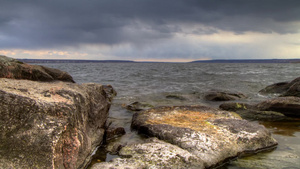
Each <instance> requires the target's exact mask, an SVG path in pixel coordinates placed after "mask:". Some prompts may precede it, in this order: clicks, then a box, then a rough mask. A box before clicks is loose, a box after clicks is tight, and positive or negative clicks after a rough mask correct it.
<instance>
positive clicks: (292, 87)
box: [259, 77, 300, 97]
mask: <svg viewBox="0 0 300 169" xmlns="http://www.w3.org/2000/svg"><path fill="white" fill-rule="evenodd" d="M259 93H260V94H276V93H277V94H281V96H283V97H287V96H295V97H300V77H298V78H296V79H294V80H292V81H291V82H280V83H275V84H272V85H269V86H267V87H265V88H264V89H262V90H260V91H259Z"/></svg>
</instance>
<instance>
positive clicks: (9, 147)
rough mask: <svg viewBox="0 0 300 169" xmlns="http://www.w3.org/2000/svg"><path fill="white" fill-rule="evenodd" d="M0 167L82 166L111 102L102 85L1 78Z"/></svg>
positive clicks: (101, 130) (98, 137) (101, 129)
mask: <svg viewBox="0 0 300 169" xmlns="http://www.w3.org/2000/svg"><path fill="white" fill-rule="evenodd" d="M0 86H1V88H0V107H1V109H0V133H1V135H0V140H1V141H0V150H1V151H0V168H82V167H84V166H85V165H86V164H87V162H88V161H89V157H90V155H91V153H92V151H93V150H94V149H95V148H96V146H98V145H99V144H100V143H101V141H102V139H103V135H104V125H105V122H106V119H107V116H108V110H109V107H110V105H111V102H110V101H111V99H112V98H109V97H107V96H109V95H110V94H109V93H106V91H107V90H104V87H103V86H102V85H100V84H83V85H78V84H74V83H65V82H60V81H56V82H52V83H45V82H35V81H28V80H15V79H5V78H2V79H0Z"/></svg>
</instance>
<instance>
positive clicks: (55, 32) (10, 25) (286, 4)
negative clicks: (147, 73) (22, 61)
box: [0, 0, 300, 49]
mask: <svg viewBox="0 0 300 169" xmlns="http://www.w3.org/2000/svg"><path fill="white" fill-rule="evenodd" d="M0 4H1V5H0V49H1V48H2V49H4V48H6V49H7V48H23V49H35V48H55V47H60V46H73V47H74V46H77V45H78V46H79V45H81V44H107V45H114V44H122V43H130V44H134V45H139V44H143V43H153V42H155V41H157V40H163V39H169V38H171V37H173V35H174V33H178V32H185V31H186V30H185V28H186V27H189V26H192V25H199V24H201V25H204V26H207V27H209V29H200V28H199V29H198V30H193V31H192V32H186V33H194V34H210V33H213V32H216V31H218V30H225V31H232V32H235V33H237V34H242V33H244V32H246V31H253V32H262V33H270V32H276V33H279V34H286V33H296V32H298V31H299V27H296V26H293V25H292V23H293V22H298V21H300V1H299V0H86V1H83V0H50V1H44V0H0Z"/></svg>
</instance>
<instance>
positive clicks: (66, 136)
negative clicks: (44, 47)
mask: <svg viewBox="0 0 300 169" xmlns="http://www.w3.org/2000/svg"><path fill="white" fill-rule="evenodd" d="M0 68H1V71H0V77H1V78H0V86H1V89H0V98H1V99H0V106H1V108H2V109H1V110H0V113H1V117H0V120H1V123H0V125H1V126H0V131H1V133H2V134H1V140H3V141H1V143H0V150H1V151H0V168H32V167H33V168H85V167H86V166H87V164H88V163H89V162H90V160H91V158H92V154H93V152H94V150H95V149H96V147H97V146H99V145H101V144H102V143H105V144H106V146H105V147H106V151H108V152H110V153H111V154H114V155H118V157H117V158H114V159H113V160H112V161H109V162H101V163H96V164H93V165H90V166H89V168H92V169H100V168H101V169H102V168H132V169H135V168H214V167H219V166H222V165H223V164H224V163H227V162H228V161H229V160H232V159H235V158H237V157H241V156H243V155H245V154H247V155H248V154H256V153H257V152H260V151H264V150H269V149H273V148H275V147H276V146H277V144H278V143H277V141H276V140H275V139H274V138H273V137H272V135H271V133H270V131H268V130H267V129H266V128H265V127H264V126H263V125H260V124H259V123H258V122H257V121H290V120H294V119H298V118H299V112H300V107H299V104H300V100H299V91H300V90H299V89H300V87H299V78H297V79H295V80H293V81H291V82H283V83H279V84H275V85H271V87H270V86H268V87H266V89H263V90H261V91H260V92H259V93H260V94H262V95H266V96H271V97H269V98H268V99H266V100H265V101H262V102H260V103H251V104H250V103H249V102H247V99H251V98H249V97H248V96H246V95H244V94H243V93H239V92H230V91H218V90H216V91H209V92H207V93H204V95H203V97H202V98H203V102H205V103H206V106H203V105H186V106H160V107H157V106H156V105H154V106H153V105H151V104H148V103H147V102H143V101H142V100H141V101H134V102H131V103H130V104H127V105H126V104H123V105H122V106H120V107H122V109H125V110H126V111H129V112H131V113H134V114H133V118H132V122H131V128H132V130H133V131H136V132H137V133H138V134H139V135H141V136H143V137H147V138H148V139H143V140H142V141H140V142H134V143H128V144H127V143H123V142H119V141H118V137H120V136H122V135H124V134H125V133H126V132H125V129H124V128H122V127H116V126H109V125H110V124H108V123H107V121H108V116H109V114H108V112H109V109H110V106H111V103H112V99H113V97H114V96H115V95H116V92H115V91H114V89H113V88H112V87H111V86H109V85H100V84H94V83H89V84H82V85H79V84H76V83H75V82H74V80H73V78H72V77H71V76H70V75H69V74H68V73H66V72H63V71H60V70H57V69H52V68H47V67H44V66H35V65H28V64H25V63H22V62H19V61H17V60H15V59H12V58H7V57H4V56H1V57H0ZM277 87H279V89H276V88H277ZM196 94H198V93H195V96H196ZM164 97H165V98H164V99H167V100H169V101H170V102H171V101H173V100H175V101H176V102H181V101H184V102H188V101H189V99H190V97H186V96H182V95H180V94H177V95H176V94H166V95H165V96H164ZM209 103H213V105H216V104H217V105H220V106H219V109H217V108H211V107H209V106H207V104H209ZM123 127H124V126H123ZM127 131H128V130H127Z"/></svg>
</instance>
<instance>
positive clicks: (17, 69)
mask: <svg viewBox="0 0 300 169" xmlns="http://www.w3.org/2000/svg"><path fill="white" fill-rule="evenodd" d="M0 78H10V79H27V80H33V81H55V80H59V81H65V82H72V83H74V80H73V78H72V76H71V75H69V74H68V73H67V72H63V71H61V70H58V69H53V68H48V67H45V66H39V65H29V64H26V63H23V62H21V61H18V60H16V59H13V58H9V57H6V56H2V55H0Z"/></svg>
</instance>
